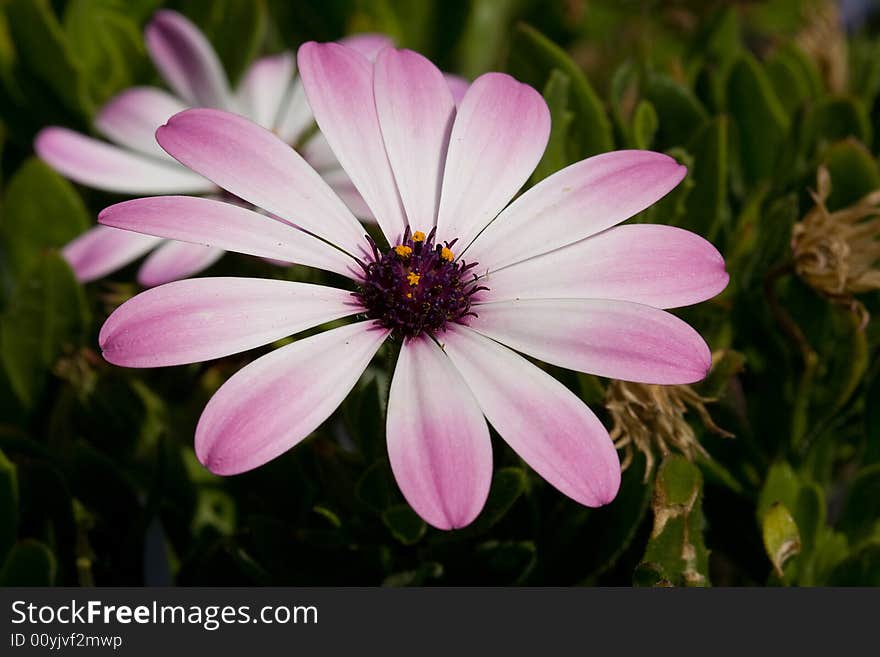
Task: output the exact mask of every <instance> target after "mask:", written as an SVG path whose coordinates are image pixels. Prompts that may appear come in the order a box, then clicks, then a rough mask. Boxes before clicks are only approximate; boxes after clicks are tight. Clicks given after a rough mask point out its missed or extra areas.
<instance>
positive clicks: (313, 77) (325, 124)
mask: <svg viewBox="0 0 880 657" xmlns="http://www.w3.org/2000/svg"><path fill="white" fill-rule="evenodd" d="M297 61H298V63H299V68H300V76H301V79H302V83H303V86H304V87H305V91H306V95H307V96H308V99H309V105H310V106H311V108H312V111H313V112H314V114H315V120H316V121H317V123H318V127H319V128H320V129H321V132H323V133H324V136H325V137H326V138H327V141H328V143H329V144H330V147H331V148H332V149H333V152H334V153H335V154H336V157H337V158H338V159H339V163H340V164H341V165H342V168H343V169H345V171H346V173H348V175H349V177H350V178H351V180H352V182H353V183H354V185H355V187H357V189H358V191H359V192H360V193H361V195H362V196H363V197H364V200H365V201H366V202H367V205H368V206H369V207H370V209H371V210H372V213H373V216H374V217H375V218H376V221H377V223H378V224H379V227H380V228H381V229H382V232H383V233H384V234H385V237H386V238H387V239H388V241H389V243H391V244H397V243H399V240H400V238H401V236H402V235H403V233H404V230H405V228H406V225H407V222H406V216H405V214H404V210H403V205H402V203H401V201H400V197H399V194H398V191H397V185H396V184H395V181H394V174H393V173H392V171H391V165H390V164H389V162H388V156H387V154H386V152H385V145H384V143H383V141H382V132H381V130H380V127H379V118H378V115H377V111H376V101H375V97H374V94H373V67H372V64H371V63H370V62H369V60H368V59H367V58H366V57H364V56H363V55H361V54H360V53H358V52H356V51H354V50H352V49H351V48H347V47H345V46H342V45H340V44H338V43H320V44H319V43H315V42H309V43H306V44H303V45H302V46H301V47H300V49H299V52H298V54H297Z"/></svg>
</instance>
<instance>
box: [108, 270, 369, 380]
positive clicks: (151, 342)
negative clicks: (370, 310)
mask: <svg viewBox="0 0 880 657" xmlns="http://www.w3.org/2000/svg"><path fill="white" fill-rule="evenodd" d="M358 311H359V307H358V306H357V304H356V303H354V302H353V299H352V297H351V294H350V293H348V292H346V291H344V290H339V289H336V288H331V287H325V286H322V285H311V284H308V283H296V282H292V281H280V280H274V279H260V278H232V277H223V278H193V279H189V280H182V281H175V282H173V283H167V284H165V285H161V286H159V287H154V288H151V289H149V290H147V291H145V292H142V293H140V294H139V295H137V296H136V297H134V298H132V299H130V300H128V301H126V302H125V303H124V304H122V305H121V306H120V307H119V308H117V309H116V310H115V311H114V312H113V313H112V314H111V315H110V317H109V318H107V321H106V322H104V325H103V326H102V327H101V332H100V335H99V337H98V342H99V343H100V345H101V350H102V351H103V353H104V358H105V359H106V360H107V361H109V362H111V363H113V364H115V365H122V366H124V367H164V366H168V365H181V364H184V363H198V362H201V361H205V360H211V359H214V358H221V357H223V356H228V355H230V354H235V353H239V352H241V351H246V350H248V349H253V348H254V347H259V346H262V345H265V344H269V343H271V342H274V341H275V340H279V339H281V338H283V337H286V336H289V335H293V334H294V333H297V332H299V331H303V330H305V329H308V328H311V327H313V326H318V325H320V324H323V323H325V322H329V321H332V320H334V319H339V318H341V317H347V316H349V315H353V314H355V313H356V312H358Z"/></svg>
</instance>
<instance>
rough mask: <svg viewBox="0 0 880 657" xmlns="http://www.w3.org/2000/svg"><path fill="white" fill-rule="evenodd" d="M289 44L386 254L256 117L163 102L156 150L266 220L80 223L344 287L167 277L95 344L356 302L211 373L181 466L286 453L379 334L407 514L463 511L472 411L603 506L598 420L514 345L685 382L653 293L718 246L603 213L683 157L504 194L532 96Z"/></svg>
mask: <svg viewBox="0 0 880 657" xmlns="http://www.w3.org/2000/svg"><path fill="white" fill-rule="evenodd" d="M298 59H299V62H300V69H301V74H302V80H303V85H304V87H305V91H306V94H307V96H308V99H309V103H310V104H311V107H312V109H313V111H314V113H315V118H316V119H317V122H318V125H319V126H320V128H321V130H322V131H323V133H324V135H325V136H326V138H327V140H328V142H329V144H330V145H331V147H332V149H333V152H334V153H335V154H336V156H337V157H338V159H339V161H340V162H341V163H342V165H343V167H345V170H346V171H347V173H348V174H349V176H350V177H351V180H352V181H353V182H354V184H355V185H356V186H357V188H358V190H359V191H360V193H361V194H362V195H363V198H364V200H365V201H366V203H367V204H368V205H369V207H370V209H371V210H372V212H373V214H374V216H375V217H376V220H377V221H378V224H379V226H380V227H381V230H382V233H383V234H384V236H385V237H386V238H387V242H388V244H387V246H386V245H384V244H383V245H379V244H375V243H373V242H372V241H370V239H369V238H367V237H365V236H364V231H363V230H362V229H361V227H360V226H359V225H358V222H357V221H356V220H355V218H354V217H353V216H352V215H351V213H350V212H349V211H348V209H347V208H346V207H345V205H344V204H343V203H342V202H341V201H340V200H339V199H338V198H337V197H336V196H335V195H334V194H333V191H332V190H331V189H330V188H329V187H328V186H327V184H326V183H324V182H323V181H322V180H321V178H320V176H319V175H318V174H317V173H316V172H315V171H313V170H312V169H311V168H310V167H309V165H308V164H307V163H306V162H305V160H304V159H303V158H301V157H300V156H299V155H298V154H297V153H295V152H294V151H293V150H291V149H289V148H287V147H286V145H285V144H284V143H283V142H282V141H280V140H279V139H278V138H277V137H276V136H275V135H273V134H272V133H271V132H269V131H267V130H265V129H263V128H261V127H259V126H257V125H255V124H253V123H251V122H249V121H247V120H246V119H244V118H241V117H238V116H235V115H232V114H228V113H224V112H219V111H216V110H202V109H198V110H190V111H186V112H183V113H181V114H178V115H176V116H174V117H173V118H172V119H171V120H170V121H169V122H168V124H167V125H165V126H163V127H162V128H160V129H159V131H158V133H157V139H158V141H159V143H160V144H161V145H162V146H163V148H165V149H166V150H167V151H168V152H169V153H170V154H172V155H173V156H174V157H175V158H177V159H178V160H179V161H180V162H182V163H184V164H186V165H187V166H188V167H190V168H191V169H193V170H194V171H197V172H198V173H200V174H201V175H203V176H205V177H207V178H209V179H210V180H213V181H214V182H215V183H216V184H218V185H219V186H221V187H223V188H224V189H226V190H228V191H229V192H230V193H232V194H234V195H235V196H237V197H240V198H242V199H245V200H247V201H248V202H249V203H252V204H253V205H255V206H258V207H261V208H263V209H265V210H267V211H268V212H269V213H270V214H271V216H264V215H260V214H257V213H255V212H252V211H250V210H247V209H244V208H241V207H237V206H234V205H231V204H226V203H222V202H218V201H212V200H206V199H199V198H189V197H185V196H177V197H160V198H152V199H149V198H148V199H137V200H133V201H128V202H125V203H121V204H118V205H115V206H112V207H110V208H107V209H106V210H104V211H103V212H102V213H101V216H100V221H101V223H103V224H106V225H110V226H116V227H120V228H126V229H129V230H136V231H141V232H144V233H148V234H152V235H159V236H162V237H168V238H173V239H183V240H188V241H192V242H196V243H202V244H210V245H212V246H219V247H222V248H226V249H230V250H236V251H240V252H243V253H250V254H253V255H257V256H263V257H270V258H279V259H291V260H296V261H297V262H302V263H304V264H308V265H311V266H315V267H320V268H323V269H326V270H328V271H331V272H335V273H337V274H340V275H342V276H344V277H347V278H348V279H349V281H350V283H351V288H352V289H351V290H342V289H335V288H332V287H325V286H320V285H310V284H305V283H297V282H289V281H278V280H261V279H243V278H203V279H195V280H189V281H181V282H176V283H170V284H168V285H164V286H161V287H158V288H154V289H152V290H148V291H146V292H144V293H142V294H140V295H138V296H137V297H135V298H133V299H131V300H130V301H128V302H127V303H125V304H123V305H122V306H121V307H120V308H119V309H117V310H116V312H114V313H113V314H112V315H111V316H110V318H109V319H108V320H107V322H106V323H105V325H104V326H103V328H102V330H101V333H100V344H101V347H102V349H103V353H104V356H105V358H106V359H107V360H109V361H110V362H112V363H116V364H119V365H125V366H130V367H154V366H161V365H177V364H182V363H192V362H197V361H202V360H206V359H210V358H219V357H222V356H226V355H228V354H233V353H236V352H240V351H243V350H246V349H250V348H253V347H257V346H259V345H265V344H268V343H271V342H272V341H274V340H277V339H279V338H282V337H285V336H288V335H291V334H294V333H296V332H298V331H302V330H304V329H307V328H310V327H314V326H318V325H321V324H323V323H325V322H329V321H331V320H338V319H340V318H345V317H356V318H357V319H356V321H354V322H352V323H349V324H346V325H344V326H341V327H338V328H333V329H331V330H327V331H325V332H322V333H319V334H317V335H313V336H310V337H307V338H304V339H300V340H298V341H295V342H293V343H291V344H288V345H286V346H283V347H281V348H279V349H276V350H275V351H273V352H271V353H269V354H268V355H265V356H262V357H260V358H258V359H257V360H255V361H254V362H253V363H251V364H249V365H247V366H246V367H244V368H243V369H242V370H241V371H239V372H238V373H236V374H235V375H234V376H232V377H231V378H230V379H229V380H228V381H227V382H226V383H225V384H223V386H222V387H221V388H220V389H219V390H218V391H217V393H216V394H215V395H214V396H213V398H212V399H211V400H210V401H209V402H208V405H207V406H206V408H205V410H204V412H203V413H202V416H201V418H200V420H199V423H198V427H197V429H196V437H195V447H196V454H197V455H198V458H199V459H200V460H201V462H202V463H203V464H204V465H205V466H207V467H208V468H209V469H210V470H211V471H213V472H215V473H218V474H225V475H228V474H235V473H239V472H244V471H246V470H250V469H252V468H255V467H257V466H259V465H261V464H263V463H265V462H266V461H268V460H270V459H272V458H274V457H276V456H278V455H279V454H281V453H283V452H285V451H286V450H288V449H290V448H291V447H292V446H293V445H295V444H297V443H298V442H299V441H301V440H302V439H303V438H305V437H306V436H308V435H309V434H310V433H311V432H312V431H313V430H314V429H315V428H317V427H318V426H319V425H320V424H321V423H322V422H323V421H324V420H325V419H326V418H327V417H328V416H329V415H330V414H331V413H332V412H333V411H334V409H336V407H337V406H338V405H339V404H340V403H341V402H342V400H343V399H344V398H345V397H346V395H347V394H348V392H349V391H350V390H351V389H352V387H353V386H354V385H355V383H356V382H357V380H358V378H359V377H360V375H361V373H362V372H363V371H364V369H365V368H366V367H367V365H368V364H369V362H370V361H371V359H372V358H373V356H374V355H375V354H376V352H377V350H378V349H379V348H380V346H381V345H382V344H383V343H384V342H385V341H386V340H389V339H392V340H396V341H397V342H398V343H400V346H401V348H400V356H399V358H398V360H397V365H396V368H395V371H394V375H393V380H392V383H391V390H390V397H389V401H388V417H387V441H388V454H389V457H390V462H391V467H392V470H393V472H394V476H395V478H396V480H397V482H398V484H399V485H400V488H401V490H402V491H403V494H404V496H405V497H406V499H407V500H408V502H409V503H410V505H412V507H413V508H414V509H415V510H416V512H418V514H419V515H421V516H422V518H424V519H425V520H426V521H427V522H429V523H430V524H432V525H434V526H435V527H439V528H442V529H449V528H455V527H462V526H464V525H467V524H468V523H469V522H471V521H472V520H473V519H474V518H475V517H476V515H477V514H478V513H479V512H480V509H481V508H482V507H483V504H484V502H485V500H486V496H487V494H488V491H489V485H490V479H491V476H492V446H491V442H490V439H489V430H488V426H487V422H486V420H487V419H488V421H489V423H491V424H492V425H493V426H494V427H495V429H496V430H497V432H498V433H499V434H500V435H501V437H502V438H503V439H504V440H505V441H506V442H507V444H508V445H510V446H511V447H512V448H513V449H514V450H515V451H516V452H517V454H519V455H520V456H521V457H522V458H523V460H525V461H526V462H527V463H528V464H529V465H530V466H531V467H532V468H533V469H534V470H535V471H537V472H538V474H540V475H541V476H542V477H543V478H544V479H546V480H547V481H548V482H550V483H551V484H552V485H554V486H555V487H556V488H558V489H559V490H560V491H562V492H563V493H565V494H566V495H568V496H569V497H571V498H573V499H575V500H577V501H578V502H580V503H582V504H585V505H587V506H599V505H602V504H605V503H607V502H609V501H610V500H611V499H613V498H614V496H615V494H616V492H617V489H618V486H619V482H620V464H619V461H618V457H617V452H616V451H615V449H614V445H613V444H612V441H611V440H610V438H609V436H608V432H607V431H606V430H605V428H604V427H603V426H602V424H601V423H600V422H599V420H598V419H597V418H596V416H595V415H593V413H592V412H591V411H590V409H589V408H588V407H587V406H586V405H585V404H584V403H583V402H582V401H581V400H580V399H579V398H578V397H577V396H575V395H574V394H573V393H572V392H571V391H570V390H569V389H568V388H566V387H565V386H563V385H562V384H561V383H559V382H558V381H557V380H555V379H554V378H553V377H552V376H550V375H549V374H547V373H546V372H545V371H543V370H542V369H540V368H539V367H537V366H535V365H533V364H532V363H530V362H529V361H528V360H526V359H525V358H524V357H523V356H521V355H519V354H518V353H517V352H522V353H524V354H527V355H529V356H532V357H535V358H538V359H541V360H544V361H546V362H548V363H552V364H554V365H560V366H562V367H567V368H571V369H574V370H581V371H585V372H593V373H596V374H599V375H602V376H608V377H614V378H623V379H628V380H634V381H647V382H653V383H688V382H693V381H696V380H698V379H701V378H703V376H704V375H705V373H706V371H707V369H708V368H709V365H710V360H711V357H710V353H709V349H708V347H707V346H706V343H705V342H704V341H703V339H702V338H701V337H700V336H699V335H698V334H697V333H696V332H695V331H694V330H693V329H692V328H691V327H690V326H688V325H687V324H686V323H684V322H683V321H681V320H680V319H678V318H676V317H675V316H673V315H671V314H669V313H667V312H665V311H664V310H661V308H670V307H675V306H682V305H687V304H692V303H695V302H698V301H701V300H703V299H707V298H709V297H712V296H713V295H715V294H717V293H718V292H719V291H720V290H721V289H723V288H724V286H725V285H726V283H727V280H728V277H727V274H726V272H725V271H724V261H723V259H722V258H721V256H720V255H719V253H718V252H717V251H716V250H715V249H714V248H713V247H712V246H711V245H710V244H709V243H708V242H706V241H705V240H703V239H702V238H701V237H698V236H697V235H694V234H693V233H690V232H687V231H684V230H681V229H678V228H670V227H665V226H658V225H632V226H620V227H617V228H612V227H613V226H614V225H615V224H617V223H619V222H621V221H623V220H625V219H627V218H628V217H630V216H632V215H633V214H635V213H637V212H639V211H641V210H643V209H644V208H646V207H648V206H649V205H651V204H652V203H653V202H655V201H656V200H657V199H659V198H660V197H662V196H663V195H665V194H666V193H667V192H668V191H669V190H671V189H672V188H673V187H675V186H676V185H677V184H678V182H679V181H680V180H681V179H682V177H683V176H684V175H685V169H684V167H682V166H680V165H679V164H677V163H676V162H675V161H674V160H673V159H671V158H669V157H667V156H666V155H662V154H659V153H652V152H647V151H619V152H613V153H606V154H604V155H599V156H596V157H593V158H590V159H587V160H584V161H582V162H578V163H576V164H573V165H571V166H570V167H568V168H566V169H564V170H562V171H560V172H558V173H556V174H555V175H553V176H550V177H549V178H547V179H545V180H543V181H542V182H541V183H539V184H538V185H536V186H534V187H533V188H531V189H530V190H529V191H527V192H526V193H524V194H523V195H522V196H520V197H519V198H518V199H516V200H515V201H513V203H510V201H511V199H512V198H513V197H514V195H515V194H516V193H517V191H518V190H519V188H520V187H521V186H522V185H523V183H525V181H526V180H527V179H528V177H529V176H530V174H531V173H532V171H533V170H534V168H535V166H536V165H537V163H538V161H539V160H540V158H541V155H542V153H543V150H544V148H545V146H546V143H547V139H548V135H549V130H550V115H549V111H548V109H547V105H546V103H545V102H544V100H543V98H541V96H540V95H539V94H538V93H537V92H536V91H535V90H534V89H532V88H531V87H528V86H526V85H523V84H520V83H519V82H517V81H516V80H514V79H513V78H511V77H510V76H507V75H503V74H497V73H489V74H486V75H483V76H482V77H480V78H478V79H477V80H476V81H475V82H474V83H473V84H472V85H471V86H470V88H469V89H468V91H467V92H466V94H465V96H464V98H463V99H462V101H461V103H460V105H459V107H458V109H456V104H455V102H454V101H453V98H452V95H451V93H450V91H449V89H448V87H447V85H446V84H445V83H444V79H443V76H442V74H441V73H440V71H439V70H437V68H436V67H434V66H433V65H432V64H431V63H430V62H429V61H428V60H426V59H425V58H423V57H421V56H420V55H417V54H416V53H413V52H410V51H406V50H395V49H391V48H387V49H385V50H383V51H382V52H381V53H380V54H379V56H378V58H377V60H376V62H375V65H373V64H371V63H370V62H369V61H368V60H367V59H366V58H365V57H363V56H362V55H360V54H359V53H357V52H355V51H353V50H351V49H349V48H346V47H344V46H341V45H338V44H316V43H308V44H305V45H304V46H302V47H301V48H300V50H299V53H298ZM508 203H510V204H509V205H508ZM505 206H506V207H505ZM273 217H275V218H273Z"/></svg>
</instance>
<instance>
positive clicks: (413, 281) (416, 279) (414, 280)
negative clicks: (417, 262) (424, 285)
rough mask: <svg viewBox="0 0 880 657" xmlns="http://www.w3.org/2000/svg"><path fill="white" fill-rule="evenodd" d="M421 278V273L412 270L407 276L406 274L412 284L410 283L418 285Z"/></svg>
mask: <svg viewBox="0 0 880 657" xmlns="http://www.w3.org/2000/svg"><path fill="white" fill-rule="evenodd" d="M420 278H421V276H420V275H419V274H417V273H415V272H414V271H411V272H410V273H409V274H407V276H406V280H408V281H409V284H410V285H418V284H419V279H420Z"/></svg>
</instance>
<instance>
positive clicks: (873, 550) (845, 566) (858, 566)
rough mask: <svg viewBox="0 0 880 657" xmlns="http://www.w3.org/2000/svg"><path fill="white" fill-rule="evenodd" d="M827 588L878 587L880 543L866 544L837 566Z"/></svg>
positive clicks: (879, 583)
mask: <svg viewBox="0 0 880 657" xmlns="http://www.w3.org/2000/svg"><path fill="white" fill-rule="evenodd" d="M828 585H829V586H880V541H873V542H870V543H866V544H865V545H863V546H861V547H860V548H859V549H857V550H855V551H854V552H853V553H852V554H850V556H849V557H847V558H846V559H844V560H843V561H841V562H840V563H839V564H837V567H836V568H834V570H833V571H832V572H831V574H830V576H829V578H828Z"/></svg>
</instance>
